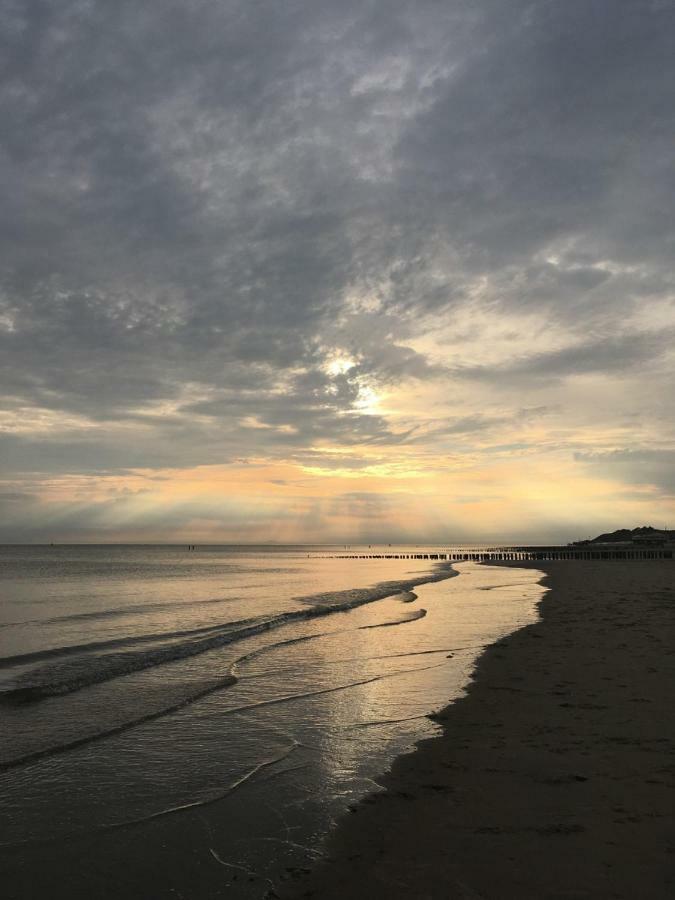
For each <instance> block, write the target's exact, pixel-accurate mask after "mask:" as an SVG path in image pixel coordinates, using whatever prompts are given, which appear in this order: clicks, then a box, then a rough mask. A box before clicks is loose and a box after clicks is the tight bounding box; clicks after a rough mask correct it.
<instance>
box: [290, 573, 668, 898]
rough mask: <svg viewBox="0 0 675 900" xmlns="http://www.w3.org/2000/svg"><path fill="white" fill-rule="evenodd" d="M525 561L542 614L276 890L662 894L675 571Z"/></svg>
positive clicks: (500, 649) (481, 668) (503, 645)
mask: <svg viewBox="0 0 675 900" xmlns="http://www.w3.org/2000/svg"><path fill="white" fill-rule="evenodd" d="M519 565H521V566H522V565H523V564H519ZM536 568H540V569H544V570H545V571H546V573H547V579H546V582H545V583H546V584H547V585H548V586H549V587H550V588H551V591H550V592H549V593H548V594H547V595H546V597H545V598H544V600H543V601H542V604H541V613H542V620H541V621H540V622H538V623H537V624H535V625H530V626H528V627H526V628H523V629H522V630H521V631H519V632H517V633H516V634H514V635H511V636H510V637H508V638H505V639H504V640H502V641H500V642H499V643H498V644H496V645H494V646H493V647H491V648H490V649H489V650H488V651H487V652H486V653H485V654H484V656H483V657H482V658H481V660H480V662H479V665H478V667H477V670H476V673H475V678H474V681H473V682H472V684H471V686H470V688H469V690H468V693H467V696H466V697H465V698H463V699H461V700H459V701H458V702H456V703H454V704H453V705H451V706H449V707H448V708H447V709H446V710H445V711H444V712H443V713H441V714H440V715H439V716H438V721H439V722H441V724H442V725H443V729H444V734H443V735H442V736H441V737H437V738H432V739H430V740H427V741H424V742H422V743H421V744H420V745H419V747H418V749H417V750H416V751H415V752H414V753H411V754H409V755H407V756H404V757H401V758H400V759H398V760H397V761H396V763H395V764H394V766H393V769H392V771H391V772H390V773H389V774H387V775H386V776H384V777H383V778H382V784H383V785H384V786H385V788H386V791H385V792H383V793H381V794H374V795H371V796H370V797H368V798H366V800H365V801H364V802H363V803H361V804H360V805H359V806H358V807H357V808H355V809H354V810H353V814H352V815H348V816H346V818H345V820H343V822H342V823H341V824H340V826H339V827H338V829H337V830H336V832H335V833H334V835H333V837H332V839H331V841H330V843H329V846H328V853H329V858H328V860H327V861H326V862H325V863H323V864H322V865H321V866H320V867H319V868H318V869H317V870H316V871H314V872H313V873H311V875H309V876H308V877H301V878H300V879H299V880H298V881H294V882H293V883H292V886H291V884H288V883H287V886H286V891H285V892H284V894H283V895H284V896H285V897H291V896H292V897H316V898H320V900H330V898H338V897H339V898H340V900H346V898H360V897H364V898H368V900H377V898H385V897H386V898H388V900H390V898H399V897H400V898H403V897H405V898H415V900H425V898H434V900H436V898H450V900H452V898H462V900H480V898H487V900H497V898H499V900H507V898H519V900H524V898H536V900H553V898H555V900H562V898H566V900H569V898H589V897H592V898H605V897H606V898H626V900H629V898H630V900H639V898H645V900H660V898H666V897H667V898H671V897H675V883H674V868H675V855H674V854H675V830H674V829H673V811H674V809H675V792H674V790H673V782H674V777H675V752H674V751H675V702H674V700H675V651H674V649H673V647H674V645H673V638H674V637H675V629H674V628H673V623H674V620H675V588H674V585H675V562H671V561H662V562H661V561H655V562H614V561H613V562H557V563H555V562H554V563H545V564H536ZM289 874H291V873H289ZM295 874H297V873H295Z"/></svg>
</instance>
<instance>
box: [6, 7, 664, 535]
mask: <svg viewBox="0 0 675 900" xmlns="http://www.w3.org/2000/svg"><path fill="white" fill-rule="evenodd" d="M0 35H2V38H1V39H0V40H1V41H2V47H1V48H0V49H1V53H0V58H1V59H2V60H3V78H2V88H0V121H2V123H3V126H2V144H1V146H0V189H1V190H2V195H3V211H4V216H3V219H2V225H0V228H1V229H2V241H1V242H0V246H1V248H2V249H1V251H0V379H1V381H2V389H3V390H2V393H3V400H2V407H1V408H0V459H1V460H2V461H3V462H2V466H3V474H2V482H1V483H0V504H1V505H2V521H3V525H2V530H0V538H3V539H6V540H12V539H18V538H17V536H19V538H20V539H22V540H31V539H45V538H46V536H47V535H46V531H45V529H46V530H47V531H49V535H50V536H51V535H54V534H55V533H56V536H57V537H58V536H59V535H64V536H66V537H68V536H72V537H77V538H78V539H86V538H87V537H91V538H97V539H99V538H101V537H104V538H105V537H106V536H110V535H113V536H115V537H123V536H125V535H129V536H134V537H136V538H137V539H139V538H142V537H143V535H144V534H145V533H147V534H150V532H151V531H152V529H156V528H159V527H160V525H161V526H162V528H164V529H165V530H164V531H161V528H160V531H161V535H160V536H162V535H165V536H168V537H172V536H176V535H181V534H183V533H188V532H189V533H192V532H193V530H194V529H195V528H196V527H197V526H198V527H199V529H201V530H203V533H204V535H208V534H210V533H212V534H213V536H214V538H217V537H222V536H225V537H227V536H231V535H237V534H241V533H242V528H244V531H245V533H246V535H247V536H248V537H250V538H251V539H261V538H264V537H265V536H269V537H274V535H275V534H276V533H277V532H279V530H280V529H282V530H284V534H286V535H287V536H289V537H290V538H292V539H297V540H304V539H308V538H310V537H314V538H315V539H316V538H320V537H321V536H326V537H327V538H330V539H333V538H342V537H345V538H350V537H354V536H358V537H365V538H367V539H376V538H377V537H378V536H381V537H383V538H389V537H391V536H393V537H394V538H395V539H403V538H405V537H406V536H408V537H410V538H411V539H412V538H414V539H417V538H419V539H431V538H434V539H436V538H437V539H446V538H447V539H452V538H453V537H454V536H455V535H459V534H464V535H471V536H474V535H475V536H476V537H480V536H482V535H490V536H493V535H495V536H496V534H497V533H498V532H500V531H502V530H503V529H506V530H507V531H508V523H509V522H511V523H515V522H519V521H521V520H520V519H519V516H525V519H526V520H527V521H526V522H525V519H523V520H522V524H521V525H519V526H518V528H519V529H520V532H521V533H522V534H526V533H527V534H530V533H531V534H536V533H539V532H542V533H543V532H546V534H547V535H549V536H551V537H554V536H556V535H560V536H561V537H562V536H567V535H568V533H569V532H570V530H572V526H571V525H570V522H572V521H574V520H575V517H576V520H577V521H578V520H579V519H581V518H583V519H584V522H587V521H589V520H591V521H592V522H594V523H595V522H597V523H598V524H599V525H600V526H602V527H604V526H605V525H607V526H609V525H612V524H614V523H615V522H616V523H617V524H628V525H630V524H634V523H633V522H632V520H631V521H630V522H619V521H618V519H619V518H620V517H623V516H626V515H630V516H633V515H640V516H642V517H644V518H645V519H649V518H650V517H654V516H666V515H667V514H668V513H671V512H672V511H673V502H674V501H673V485H672V477H671V476H670V474H669V472H668V462H669V461H672V458H673V453H674V452H675V435H674V433H673V425H672V423H673V421H674V420H675V416H674V412H675V410H674V409H673V401H672V397H673V377H672V372H673V362H674V360H673V356H674V354H673V349H672V348H673V337H674V336H675V285H674V283H673V282H674V277H673V274H672V259H673V256H674V255H675V215H674V213H673V205H672V197H673V195H674V193H675V163H674V159H673V154H672V146H673V143H674V141H675V116H674V113H673V106H672V94H671V88H670V86H671V85H672V83H673V78H674V77H675V62H674V60H675V8H674V7H673V5H672V4H671V3H668V2H660V0H652V2H644V0H641V2H637V0H594V2H593V3H588V2H586V0H583V2H582V0H569V2H566V3H564V4H552V3H548V2H543V0H542V2H534V3H533V2H531V0H527V2H526V0H512V2H510V3H508V4H506V3H503V2H498V0H472V2H468V0H453V2H450V3H445V4H439V3H437V2H435V0H421V2H417V3H415V4H410V3H406V2H398V0H387V2H383V0H372V2H368V3H365V4H364V3H351V2H344V3H340V4H335V3H334V2H328V0H313V2H311V3H310V2H295V0H293V2H288V3H283V4H279V3H275V2H272V0H268V2H260V3H255V4H251V3H245V2H235V0H226V2H216V0H193V2H180V3H178V2H170V0H162V2H159V3H154V4H151V5H149V6H147V8H145V7H142V6H139V4H138V3H131V2H126V0H121V2H118V3H115V4H110V3H104V2H102V0H59V2H55V0H38V2H33V3H18V2H16V3H14V2H8V3H5V4H4V5H3V8H2V10H1V11H0ZM242 466H243V467H248V468H247V471H252V470H253V469H255V470H256V471H259V472H261V471H263V470H264V471H265V473H267V474H266V475H265V478H262V480H259V481H257V482H256V481H255V479H246V484H247V488H246V493H244V494H241V495H240V496H239V498H238V500H237V503H236V504H235V505H233V504H232V503H230V502H228V499H227V498H228V496H229V494H230V493H231V488H229V487H225V486H222V487H221V493H220V494H219V493H218V492H217V491H216V492H215V493H214V492H213V491H212V492H211V497H210V499H209V500H208V502H207V499H206V498H205V496H204V495H203V493H202V490H201V488H200V487H199V485H201V484H202V481H203V477H202V475H203V473H207V474H206V475H204V478H206V480H207V481H208V478H209V477H211V478H213V479H215V480H216V481H217V482H218V483H220V484H221V485H224V484H225V482H223V481H222V478H223V477H225V476H223V475H222V473H223V472H227V471H229V472H230V478H231V480H232V481H237V479H238V478H239V475H238V474H237V473H239V472H240V470H241V467H242ZM504 466H507V467H508V471H509V473H510V474H509V475H507V474H505V471H504ZM547 469H548V471H550V472H551V478H552V479H553V480H554V481H555V479H556V478H560V479H563V478H564V479H567V483H568V484H573V488H574V489H573V491H571V492H570V491H568V492H566V496H564V494H565V492H563V493H562V494H561V495H560V496H559V495H558V493H557V492H556V491H555V490H554V491H552V493H551V494H550V495H547V496H543V495H542V496H541V498H540V499H541V502H537V503H535V504H534V507H532V508H530V507H531V498H530V497H528V487H527V485H528V484H531V485H532V484H534V483H535V482H536V479H537V478H538V477H539V474H538V473H540V472H542V473H543V472H545V471H547ZM535 470H536V471H535ZM671 471H672V470H671ZM209 472H210V473H211V475H210V476H209V475H208V473H209ZM556 472H557V473H559V474H558V475H555V473H556ZM158 473H161V478H160V477H159V476H158ZM186 473H192V475H190V476H189V477H188V475H187V474H186ZM195 473H197V474H195ZM218 473H219V474H218ZM516 473H517V474H516ZM268 476H269V478H268ZM277 476H279V477H277ZM266 478H267V479H268V480H265V479H266ZM78 479H79V481H78ZM83 479H84V480H83ZM218 479H221V480H220V481H219V480H218ZM406 479H407V480H406ZM528 479H529V480H528ZM570 479H571V480H570ZM225 480H226V481H227V478H226V479H225ZM364 480H367V481H368V482H369V484H368V488H367V490H364V489H363V481H364ZM402 480H406V487H405V490H403V488H402V484H401V482H402ZM268 481H269V483H270V484H272V485H273V487H271V488H270V487H269V486H268ZM175 482H179V483H181V484H184V483H185V484H187V483H189V484H191V485H192V486H191V487H190V488H189V489H188V488H186V490H187V493H188V495H189V497H190V500H189V502H187V501H181V502H174V500H170V499H169V498H170V489H169V487H168V486H169V485H171V484H173V483H175ZM275 482H280V483H279V484H275ZM300 482H302V485H303V487H302V496H303V500H302V503H300V501H299V500H298V498H297V496H296V494H295V493H292V492H291V493H290V494H289V491H291V488H290V487H289V485H290V484H299V483H300ZM75 483H79V484H81V485H82V484H85V483H86V489H85V488H78V489H75V488H74V484H75ZM214 483H215V481H214ZM397 483H398V484H399V487H400V488H401V490H398V489H397V487H396V485H397ZM122 485H123V486H124V490H125V491H127V492H130V494H129V493H127V494H125V495H124V497H123V498H122V499H120V497H119V496H118V493H117V492H118V491H119V490H122V487H121V486H122ZM509 485H511V487H509ZM517 485H520V487H517ZM80 490H84V491H85V496H80V494H79V493H78V491H80ZM293 490H295V489H293ZM110 491H112V494H110V495H109V494H108V493H107V492H110ZM284 491H286V493H284ZM519 491H520V494H519ZM207 493H208V492H207ZM421 496H426V497H427V502H425V503H421V502H417V501H416V500H415V498H419V497H421ZM467 497H469V498H471V499H472V501H473V502H471V503H467V502H466V498H467ZM434 498H436V501H434ZM438 498H442V501H441V500H440V499H438ZM622 498H623V499H622ZM141 501H142V502H141ZM624 502H625V503H626V504H628V505H627V506H624V505H622V504H623V503H624ZM141 507H142V509H143V513H142V514H141V513H140V511H139V510H140V509H141ZM413 518H414V519H415V522H414V524H412V519H413ZM497 520H498V522H499V523H503V524H492V525H491V524H490V523H491V522H492V523H495V522H496V521H497ZM198 523H200V524H199V525H198ZM249 525H250V528H249ZM514 527H515V526H514ZM144 529H145V531H144ZM246 529H248V530H246ZM378 529H379V530H378ZM583 530H584V531H585V530H587V529H586V528H584V529H583ZM153 533H155V532H153ZM157 533H159V532H157ZM505 536H506V535H505Z"/></svg>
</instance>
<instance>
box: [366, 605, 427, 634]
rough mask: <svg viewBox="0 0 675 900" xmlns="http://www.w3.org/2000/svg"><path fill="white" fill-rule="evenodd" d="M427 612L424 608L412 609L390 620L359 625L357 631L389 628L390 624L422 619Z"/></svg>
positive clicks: (401, 623)
mask: <svg viewBox="0 0 675 900" xmlns="http://www.w3.org/2000/svg"><path fill="white" fill-rule="evenodd" d="M426 614H427V611H426V609H414V610H413V611H412V612H409V613H408V614H407V615H405V616H401V618H400V619H392V620H391V622H377V623H376V624H375V625H361V627H360V628H359V631H365V630H366V629H367V628H390V627H391V626H392V625H405V624H406V623H407V622H417V620H418V619H423V618H424V617H425V616H426Z"/></svg>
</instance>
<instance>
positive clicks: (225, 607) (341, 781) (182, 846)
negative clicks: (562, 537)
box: [0, 545, 545, 900]
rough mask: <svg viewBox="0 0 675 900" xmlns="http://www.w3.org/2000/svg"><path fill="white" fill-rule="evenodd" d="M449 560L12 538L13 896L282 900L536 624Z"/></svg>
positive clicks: (0, 687) (1, 574)
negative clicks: (502, 643) (491, 649)
mask: <svg viewBox="0 0 675 900" xmlns="http://www.w3.org/2000/svg"><path fill="white" fill-rule="evenodd" d="M439 549H440V548H434V547H424V548H420V547H391V546H388V547H386V548H378V547H374V546H370V547H354V546H351V547H348V548H347V547H344V546H316V545H312V546H278V545H264V546H255V547H254V546H202V547H195V548H193V547H191V546H166V545H162V546H140V545H128V546H122V545H116V546H110V545H105V546H103V545H68V546H4V547H0V734H1V741H0V883H2V885H3V890H2V892H3V897H5V898H7V900H27V898H34V897H37V896H40V897H43V896H44V897H48V898H57V900H58V898H60V897H68V898H77V897H83V898H84V897H97V898H110V900H113V898H115V900H116V898H122V897H125V898H136V897H138V898H140V900H154V898H160V897H161V898H164V897H166V898H175V897H183V898H188V897H189V898H195V900H199V898H202V897H220V896H227V897H228V898H231V900H240V898H241V900H249V898H251V900H252V898H262V897H274V896H277V891H280V890H281V886H283V885H284V883H285V882H287V881H288V880H290V879H293V878H294V877H296V876H297V875H298V874H299V873H302V872H303V871H304V870H306V869H307V868H309V867H310V866H311V865H312V864H313V863H314V862H315V861H316V860H317V859H319V858H320V856H321V854H322V852H323V847H324V843H325V839H326V836H327V835H328V834H329V832H330V831H331V829H332V828H333V827H334V826H335V823H336V821H338V820H339V819H340V818H341V817H343V816H344V815H346V814H348V812H349V811H350V810H353V809H354V808H355V804H357V802H358V801H359V800H360V799H362V798H363V797H364V796H366V795H368V794H372V793H373V792H377V791H379V790H381V787H380V785H379V784H378V782H377V780H376V779H377V777H378V776H379V775H381V774H382V773H384V772H386V770H387V769H388V768H389V766H390V765H391V763H392V762H393V760H394V759H395V758H396V757H397V756H398V755H400V754H401V753H404V752H406V751H409V750H411V749H412V748H413V747H414V745H415V743H416V742H417V741H419V740H421V739H424V738H429V737H433V736H434V734H437V733H438V730H439V729H438V725H437V724H436V723H435V722H434V719H433V718H430V716H431V715H432V714H433V713H434V712H435V711H437V710H439V709H440V708H442V707H444V706H446V705H447V704H448V703H449V702H451V701H453V700H456V699H457V698H459V697H461V695H462V693H463V692H464V690H465V688H466V686H467V684H468V682H469V680H470V677H471V673H472V671H473V668H474V666H475V663H476V660H477V658H478V656H479V655H480V653H481V652H482V650H483V649H484V648H485V647H486V646H487V645H489V644H491V643H493V642H494V641H496V640H498V639H499V638H500V637H502V636H504V635H506V634H508V633H510V632H512V631H513V630H515V629H517V628H520V627H522V626H523V625H526V624H528V623H531V622H533V621H536V619H537V605H538V602H539V600H540V599H541V597H542V596H543V594H544V592H545V588H544V587H542V585H541V583H540V581H541V578H542V573H541V572H539V571H537V570H534V569H531V568H528V569H518V568H511V567H499V566H490V565H484V564H477V563H474V562H462V563H453V564H452V566H451V565H450V564H449V563H447V562H445V561H439V560H435V559H430V558H415V557H428V556H429V555H433V554H435V553H437V552H438V550H439ZM449 549H451V548H447V547H445V548H442V550H443V552H447V551H448V550H449ZM385 556H386V557H389V558H384V557H385ZM396 556H398V557H405V558H393V557H396Z"/></svg>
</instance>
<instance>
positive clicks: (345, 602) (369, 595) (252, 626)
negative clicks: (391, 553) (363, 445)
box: [0, 563, 457, 705]
mask: <svg viewBox="0 0 675 900" xmlns="http://www.w3.org/2000/svg"><path fill="white" fill-rule="evenodd" d="M456 574H457V573H456V572H455V571H454V570H453V569H452V568H451V567H450V566H449V565H448V564H447V563H446V564H442V565H441V566H439V567H438V568H437V570H436V571H435V572H429V573H428V574H427V575H426V576H424V575H421V576H419V575H418V576H417V577H416V578H415V579H408V580H406V581H399V582H380V583H379V584H377V585H375V586H374V587H371V588H358V589H352V590H347V591H337V592H333V593H322V594H315V595H313V597H307V598H296V600H298V601H299V602H303V603H307V604H309V603H310V601H312V602H313V605H308V606H307V608H304V609H296V610H291V611H289V612H285V613H281V614H279V615H276V616H268V617H260V618H258V619H244V620H240V621H238V622H228V623H223V625H221V626H208V627H207V628H205V629H194V630H190V631H189V632H173V633H169V634H168V635H164V636H162V635H154V636H148V635H145V636H138V635H137V636H134V637H129V638H121V639H119V641H118V642H112V646H114V647H126V646H129V645H136V644H139V643H140V644H142V643H148V642H154V643H155V644H157V643H160V646H153V647H152V648H149V649H144V650H138V651H129V650H125V651H124V652H119V653H97V652H96V651H97V650H101V649H102V647H103V648H106V647H107V648H108V649H109V648H110V647H111V642H105V643H104V644H103V645H102V644H101V643H98V644H82V645H79V647H78V648H72V647H71V648H68V647H66V648H53V649H52V650H43V651H36V653H37V654H42V655H41V656H38V657H37V660H39V659H43V658H51V657H49V656H47V654H52V655H57V658H58V655H60V656H61V658H63V657H65V661H62V662H56V663H55V664H54V665H51V666H43V667H40V668H38V669H33V670H32V671H30V672H27V673H25V674H22V675H20V676H19V678H17V680H16V682H15V685H14V687H11V688H9V689H8V690H4V691H2V692H0V703H5V704H12V705H16V704H23V703H31V702H35V701H38V700H42V699H44V698H46V697H55V696H60V695H63V694H70V693H73V692H74V691H79V690H82V689H83V688H87V687H91V686H92V685H95V684H100V683H102V682H106V681H110V680H112V679H114V678H119V677H121V676H124V675H130V674H132V673H134V672H140V671H143V670H144V669H149V668H154V667H156V666H160V665H164V664H165V663H170V662H175V661H177V660H180V659H187V658H189V657H192V656H197V655H199V654H202V653H206V652H208V651H209V650H215V649H217V648H218V647H223V646H226V645H227V644H230V643H233V642H234V641H238V640H242V639H243V638H246V637H251V636H252V635H255V634H259V633H261V632H263V631H268V630H271V629H274V628H279V627H281V626H284V625H287V624H289V623H291V622H296V621H302V620H306V619H313V618H317V617H320V616H328V615H331V614H332V613H338V612H347V611H348V610H350V609H355V608H356V607H358V606H363V605H364V604H366V603H373V602H374V601H376V600H383V599H384V598H385V597H391V596H395V595H396V594H400V593H403V592H405V591H408V590H409V589H410V588H411V587H413V586H415V585H418V584H428V583H431V582H436V581H443V580H445V579H447V578H450V577H452V576H453V575H456ZM336 598H337V600H336ZM179 637H187V638H189V639H188V640H184V641H180V640H177V638H179ZM161 641H168V643H164V644H161ZM78 654H79V655H78ZM27 656H30V654H23V655H21V656H17V657H8V658H5V660H4V663H5V665H18V664H20V662H21V663H25V662H28V661H30V660H28V659H27V658H26V657H27ZM33 659H34V660H36V657H35V655H33ZM37 660H36V661H37ZM1 662H2V661H1V660H0V663H1Z"/></svg>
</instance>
